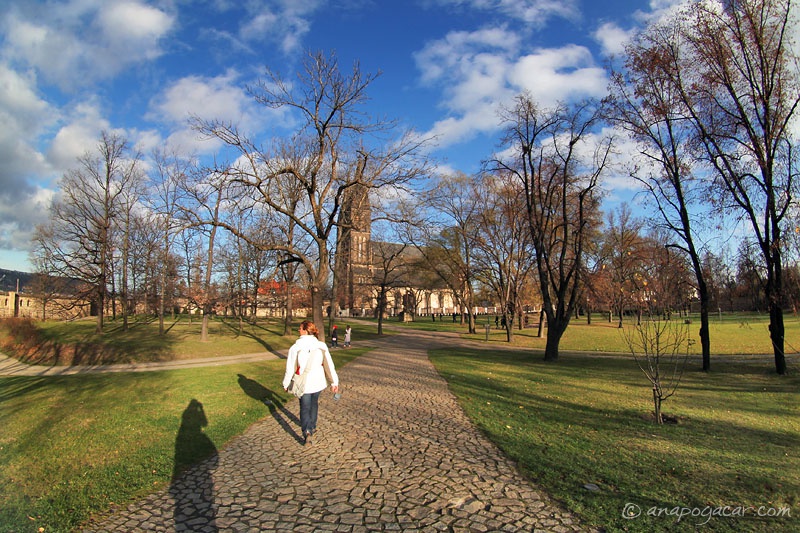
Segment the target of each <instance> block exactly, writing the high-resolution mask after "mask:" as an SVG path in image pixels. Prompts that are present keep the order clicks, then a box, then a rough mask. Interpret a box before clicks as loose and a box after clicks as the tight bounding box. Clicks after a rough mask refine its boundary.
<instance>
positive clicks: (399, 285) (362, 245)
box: [334, 185, 460, 319]
mask: <svg viewBox="0 0 800 533" xmlns="http://www.w3.org/2000/svg"><path fill="white" fill-rule="evenodd" d="M392 247H399V245H397V244H392V243H385V242H379V241H373V240H372V207H371V205H370V200H369V189H368V188H367V187H366V186H362V185H357V186H354V187H351V188H350V189H348V191H347V193H346V194H345V197H344V199H343V201H342V206H341V211H340V213H339V232H338V236H337V241H336V256H335V261H334V277H335V280H334V291H335V292H334V295H335V298H334V301H335V302H336V303H338V307H339V309H338V313H339V316H375V314H376V313H377V309H378V296H379V293H380V285H381V276H382V274H383V272H382V269H383V266H382V265H381V256H382V254H384V253H385V252H386V251H387V250H390V249H391V248H392ZM395 249H397V248H395ZM400 261H401V262H405V266H404V268H403V274H402V275H399V276H397V277H395V278H394V279H393V280H392V283H391V286H389V287H387V292H386V305H385V310H386V313H387V314H388V315H389V316H395V315H399V314H401V313H403V315H404V316H405V317H406V318H407V319H408V318H410V317H411V316H420V315H430V314H450V313H454V312H460V309H459V308H457V306H456V305H455V304H454V302H453V295H452V292H451V291H450V290H448V289H446V288H443V287H442V286H436V285H441V284H437V283H436V282H434V281H431V280H426V279H425V276H421V275H415V274H417V273H418V272H416V273H415V272H414V268H413V264H414V263H416V262H418V261H419V253H418V252H417V251H416V249H414V248H408V249H407V250H405V251H404V253H403V258H402V259H401V260H400Z"/></svg>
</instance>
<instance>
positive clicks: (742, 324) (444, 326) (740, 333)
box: [387, 313, 800, 364]
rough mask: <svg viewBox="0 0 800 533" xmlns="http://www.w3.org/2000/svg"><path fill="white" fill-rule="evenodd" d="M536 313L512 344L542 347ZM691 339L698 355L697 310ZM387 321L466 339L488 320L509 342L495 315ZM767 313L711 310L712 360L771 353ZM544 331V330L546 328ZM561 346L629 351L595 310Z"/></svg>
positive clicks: (795, 342)
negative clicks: (471, 321)
mask: <svg viewBox="0 0 800 533" xmlns="http://www.w3.org/2000/svg"><path fill="white" fill-rule="evenodd" d="M537 320H538V317H533V316H531V317H530V326H529V327H526V328H523V329H522V330H520V329H518V328H517V327H516V326H515V328H514V339H513V341H512V343H511V345H512V346H519V347H521V348H532V349H536V350H541V351H542V352H543V351H544V347H545V341H546V339H545V337H541V338H539V337H537V332H538V328H536V327H534V325H535V323H536V321H537ZM674 320H676V321H677V322H679V323H683V322H684V321H685V320H686V317H678V316H677V315H675V318H674ZM689 320H690V322H691V323H690V324H688V325H687V327H688V328H689V338H690V339H691V341H692V346H691V347H690V353H692V354H700V353H702V352H701V350H700V333H699V332H700V319H699V317H698V316H696V315H692V316H690V317H689ZM784 322H785V335H784V336H785V342H786V345H785V350H786V353H787V354H789V353H795V354H796V353H800V315H791V314H787V315H786V316H784ZM634 323H635V319H634V318H632V317H626V319H625V321H624V327H625V328H631V327H633V326H634ZM387 324H390V325H392V326H402V327H407V328H414V329H422V330H425V331H450V332H454V333H460V334H462V335H463V336H464V337H465V338H471V339H474V340H480V341H486V325H487V324H488V325H489V339H488V342H489V343H499V344H502V345H508V342H507V341H506V333H505V330H501V329H497V328H495V326H494V316H493V315H491V316H486V315H484V316H479V317H478V321H477V333H476V334H474V335H468V334H467V333H466V330H467V326H466V325H465V324H461V323H460V322H456V323H453V321H452V318H451V317H449V316H445V317H444V320H439V319H438V318H437V320H436V321H435V322H434V321H432V320H431V319H430V318H429V317H417V319H416V320H415V321H414V322H406V323H403V322H398V321H397V320H396V319H394V320H392V319H390V320H388V321H387ZM768 327H769V316H768V315H758V314H747V313H737V314H723V315H722V316H719V315H713V316H712V317H711V320H710V321H709V329H710V332H711V352H712V364H713V355H733V354H737V355H738V354H772V344H771V342H770V338H769V329H768ZM545 335H546V330H545ZM560 349H561V350H562V351H565V352H569V351H587V352H598V353H604V352H609V353H627V352H628V351H629V350H628V347H627V345H626V344H625V340H624V338H623V336H622V333H621V331H620V329H619V327H618V325H617V321H616V320H614V321H613V322H608V320H607V318H605V319H604V318H603V317H602V316H601V315H599V314H597V313H595V314H594V315H592V324H591V325H588V324H587V323H586V317H583V316H582V317H580V318H578V319H573V320H572V321H571V322H570V324H569V327H568V328H567V330H566V332H565V333H564V336H563V337H562V339H561V345H560Z"/></svg>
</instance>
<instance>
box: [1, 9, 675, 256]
mask: <svg viewBox="0 0 800 533" xmlns="http://www.w3.org/2000/svg"><path fill="white" fill-rule="evenodd" d="M678 1H679V0H651V1H650V2H647V1H633V0H627V1H626V0H603V1H597V0H585V1H584V0H338V1H335V0H331V1H326V0H207V1H193V0H150V1H146V0H119V1H118V0H66V1H35V0H0V117H2V124H3V129H2V130H0V160H2V161H3V165H0V268H9V269H16V270H29V269H30V265H29V263H28V261H27V255H28V249H29V245H30V237H31V234H32V231H33V228H34V226H35V224H36V223H38V222H39V221H41V220H42V217H43V216H45V215H46V210H47V206H48V205H49V203H50V200H51V198H52V197H53V194H54V193H55V191H56V188H57V182H58V179H59V178H60V176H61V175H62V174H63V173H64V171H65V170H67V169H68V168H70V167H74V166H75V161H76V158H77V157H78V156H80V155H81V154H83V153H84V152H85V151H87V150H89V149H92V148H93V147H95V146H96V141H97V138H98V136H99V134H100V132H101V131H102V130H109V131H115V132H117V133H119V134H121V135H123V136H125V137H126V138H128V139H129V140H130V141H131V142H132V143H133V144H135V146H136V147H137V148H139V149H140V150H141V151H142V152H143V153H147V152H149V151H150V150H151V149H152V148H153V147H155V146H164V145H173V146H176V147H178V149H181V150H185V151H186V152H187V153H189V152H194V153H198V154H201V155H206V156H209V155H213V154H214V152H215V150H218V148H219V147H218V146H216V145H214V144H213V143H210V142H201V141H200V140H198V139H197V138H196V136H195V134H194V133H193V132H191V131H190V130H189V129H188V127H187V117H188V116H190V115H198V116H200V117H202V118H207V119H214V118H217V119H225V120H231V121H233V122H234V123H236V124H238V125H240V126H241V127H243V128H246V129H247V130H248V131H251V132H253V134H254V135H256V136H257V135H258V134H262V135H266V134H267V132H268V131H269V130H270V127H272V125H274V124H276V123H279V122H280V114H276V113H275V112H274V111H272V112H268V111H267V110H265V109H263V108H260V107H259V106H258V105H257V104H255V102H253V101H252V99H251V98H250V97H248V96H247V94H246V92H245V87H246V86H247V85H248V84H252V83H254V82H255V81H256V80H257V79H258V78H259V77H260V76H263V74H264V69H265V68H266V67H269V68H270V69H273V70H276V71H279V72H281V73H282V74H284V75H287V76H292V75H294V73H295V72H296V71H297V69H298V65H299V63H300V61H301V58H302V56H303V55H304V54H305V53H306V52H308V51H317V50H323V51H326V52H327V51H335V52H336V54H337V57H338V59H339V62H340V65H342V67H343V68H345V69H346V68H349V66H350V65H351V64H352V63H353V62H354V61H358V62H359V63H360V66H361V69H362V70H363V71H365V72H368V73H375V72H378V71H380V72H381V73H382V74H381V76H380V77H379V78H378V79H377V80H376V81H375V82H374V83H373V85H372V86H371V88H370V90H369V95H370V97H371V99H372V100H371V103H370V106H371V107H372V110H373V111H375V112H377V113H380V114H382V115H386V116H387V117H390V118H395V119H397V120H399V121H400V123H401V124H402V125H403V126H405V127H407V128H412V129H414V130H416V131H418V132H420V133H422V134H425V135H436V137H437V139H438V142H437V144H436V146H435V147H432V148H431V153H430V156H431V157H432V158H434V159H435V160H436V161H437V162H438V164H439V166H440V167H441V168H442V169H445V170H447V169H451V170H458V171H463V172H466V173H471V172H475V171H476V170H478V168H479V167H480V162H481V160H482V159H484V158H487V157H488V156H489V155H490V154H491V153H492V150H493V149H494V147H495V146H496V143H497V139H498V133H499V124H498V119H497V109H498V106H499V105H502V104H503V103H504V102H508V101H509V100H510V99H511V98H513V96H514V95H516V94H518V93H519V92H521V91H523V90H529V91H530V92H531V93H533V95H534V96H535V97H536V98H537V100H539V101H540V102H541V103H542V104H545V105H546V104H552V103H554V102H555V101H557V100H559V99H569V98H582V97H590V96H595V97H600V96H603V95H604V94H605V89H606V84H607V73H606V71H605V68H604V67H605V65H606V62H607V61H608V59H609V57H610V55H611V54H613V53H615V52H617V53H618V52H619V51H620V50H621V47H622V46H623V44H624V42H625V40H626V39H627V38H628V36H629V35H630V33H631V32H632V31H635V30H636V28H639V27H641V26H642V25H643V24H645V23H646V22H647V21H648V20H651V19H652V18H653V17H657V16H659V14H660V13H662V12H663V11H664V10H667V9H670V8H671V7H674V5H675V4H676V3H678ZM607 186H608V187H609V188H610V189H612V190H614V191H615V192H616V193H618V194H620V195H624V194H625V193H626V188H627V187H629V184H628V183H627V182H626V181H625V180H623V179H619V178H618V179H616V180H613V179H612V181H611V182H609V183H608V184H607ZM628 192H629V191H628Z"/></svg>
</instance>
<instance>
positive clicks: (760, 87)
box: [661, 0, 800, 374]
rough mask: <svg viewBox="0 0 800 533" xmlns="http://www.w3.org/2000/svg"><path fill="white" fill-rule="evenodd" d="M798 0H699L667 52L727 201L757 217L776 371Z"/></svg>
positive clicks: (752, 222) (791, 166)
mask: <svg viewBox="0 0 800 533" xmlns="http://www.w3.org/2000/svg"><path fill="white" fill-rule="evenodd" d="M792 11H793V10H792V1H791V0H727V1H726V2H724V3H721V4H717V3H712V2H698V3H693V4H691V6H690V7H689V9H688V11H687V12H686V13H684V14H683V15H684V16H683V17H681V18H678V19H676V21H675V22H674V24H675V25H676V27H677V28H679V30H680V31H679V32H673V35H675V36H676V38H678V37H679V38H680V43H679V45H678V46H671V47H663V48H661V51H662V57H663V58H664V61H665V62H666V63H667V68H666V69H665V71H664V72H665V73H666V74H668V76H665V77H664V82H665V83H669V84H671V85H672V87H673V89H672V90H673V92H674V94H677V95H679V96H680V100H681V103H682V105H683V107H684V108H685V110H686V112H687V116H688V117H689V118H690V119H691V121H692V124H693V126H694V128H695V129H696V131H697V138H698V141H699V143H700V146H701V149H702V151H703V155H704V157H705V159H706V163H707V164H708V166H709V168H710V169H711V170H712V172H713V175H714V178H715V188H714V189H712V192H713V191H714V190H719V191H723V192H724V193H725V194H724V196H723V197H721V198H720V202H724V204H723V205H724V206H725V207H730V208H731V209H733V210H734V211H735V213H736V214H737V215H739V216H741V217H742V218H743V219H745V220H747V221H748V223H749V226H750V227H751V229H752V231H753V235H754V238H755V240H756V242H757V244H758V247H759V249H760V252H761V256H762V259H763V263H764V266H765V269H766V279H765V283H764V293H765V297H766V300H767V304H768V306H769V314H770V326H769V331H770V339H771V341H772V346H773V352H774V356H775V370H776V372H777V373H778V374H784V373H785V372H786V359H785V355H784V323H783V306H784V305H785V295H784V281H783V268H784V260H783V257H782V254H783V245H782V244H783V235H782V222H783V221H784V220H785V218H786V215H787V213H788V210H789V208H790V206H791V205H792V203H793V201H794V197H795V194H796V192H797V191H796V189H797V171H796V168H795V163H796V161H795V159H796V148H797V139H796V138H795V137H794V135H793V131H792V127H793V124H794V123H795V122H796V119H797V108H798V104H800V77H798V71H797V57H796V56H795V55H794V52H793V49H792V46H791V43H790V35H791V31H790V30H791V28H792V27H793V24H794V21H793V20H792Z"/></svg>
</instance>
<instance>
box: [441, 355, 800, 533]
mask: <svg viewBox="0 0 800 533" xmlns="http://www.w3.org/2000/svg"><path fill="white" fill-rule="evenodd" d="M432 360H433V362H434V364H435V365H436V367H437V369H438V370H439V372H440V373H441V374H442V375H443V376H444V377H445V378H446V379H447V380H448V382H449V383H450V387H451V389H452V390H453V392H454V393H455V394H456V395H457V396H458V398H459V401H460V403H461V405H462V406H463V407H464V409H465V410H466V412H467V413H468V414H469V416H470V417H471V418H472V419H473V420H474V421H475V423H476V424H477V425H478V426H479V427H480V428H481V429H482V430H483V431H484V432H486V434H487V435H488V436H489V437H490V438H491V439H492V440H493V441H494V442H496V443H497V444H498V445H499V446H500V447H501V448H502V449H503V450H504V451H505V452H506V453H507V454H508V455H509V456H510V457H511V458H513V459H514V460H516V461H518V462H519V465H520V466H521V468H522V469H523V470H524V471H525V472H527V473H528V474H529V475H530V477H531V478H532V479H533V480H534V481H535V482H536V483H538V484H539V486H541V487H542V488H544V490H545V491H546V492H548V493H549V494H551V495H553V496H554V497H555V498H556V499H558V500H560V501H561V502H563V503H564V504H565V505H566V506H567V507H568V508H570V509H572V510H573V511H575V512H577V513H578V514H579V515H580V516H581V517H582V518H583V519H584V520H586V521H587V522H588V523H590V524H593V525H595V526H599V527H603V528H606V530H607V531H642V532H646V531H695V530H704V531H764V532H766V531H797V530H798V529H799V528H800V521H798V519H797V513H800V508H798V504H799V503H800V501H798V500H799V498H800V451H799V450H800V395H798V386H800V376H798V374H797V373H796V372H791V374H790V375H789V376H777V375H776V374H774V372H773V371H772V370H771V369H770V368H769V367H764V366H763V365H761V364H759V363H727V364H725V365H719V370H718V371H715V372H712V373H710V374H705V373H702V372H697V371H692V372H687V373H686V374H685V375H684V378H683V382H682V384H681V386H680V388H679V389H678V391H677V393H676V395H675V396H674V397H672V398H670V399H669V400H667V401H666V402H665V403H664V410H665V412H666V413H669V414H671V415H673V416H675V417H677V419H678V423H677V424H667V425H663V426H657V425H655V424H654V423H653V422H652V420H651V419H650V413H652V409H653V405H652V396H651V392H650V384H649V382H648V381H647V380H646V378H645V377H644V375H643V374H642V373H641V372H640V370H639V369H638V368H637V367H636V365H635V363H634V362H633V361H631V360H629V359H625V358H606V357H603V358H592V357H588V358H587V357H564V358H562V359H561V360H560V361H559V362H557V363H545V362H543V361H541V359H540V358H539V357H532V356H531V354H530V352H526V351H486V350H466V349H462V350H459V349H451V350H447V351H438V352H435V353H433V354H432ZM587 484H594V485H596V486H597V487H599V489H600V490H599V491H591V490H587V489H586V488H584V486H585V485H587ZM628 504H630V505H629V506H628V508H627V509H626V505H628ZM632 506H636V507H632ZM724 506H730V507H732V508H736V507H744V508H747V509H749V510H748V511H746V512H747V513H748V516H746V517H745V518H732V517H728V518H722V517H712V518H710V519H709V520H707V518H709V517H704V516H695V517H684V518H683V519H682V520H680V521H677V518H676V517H675V516H664V513H666V512H672V513H675V512H678V513H680V512H696V513H703V512H706V513H709V512H711V510H713V509H714V508H718V509H719V508H723V507H724ZM760 506H764V507H765V508H766V509H777V508H781V507H788V508H789V509H790V512H791V513H792V516H793V517H794V518H757V517H755V516H754V514H756V512H757V511H756V510H755V509H757V508H758V507H760ZM751 507H752V508H753V509H750V508H751ZM676 508H685V509H686V511H681V509H678V510H677V511H675V509H676ZM637 509H638V510H640V511H641V512H642V516H639V517H638V518H636V519H625V518H623V516H622V515H623V510H628V511H631V510H634V511H635V510H637ZM704 509H705V511H704ZM648 512H649V513H650V514H654V513H658V512H660V513H662V516H647V515H648ZM720 512H722V510H720ZM729 512H736V511H730V510H729ZM698 524H702V525H700V526H699V525H698Z"/></svg>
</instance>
